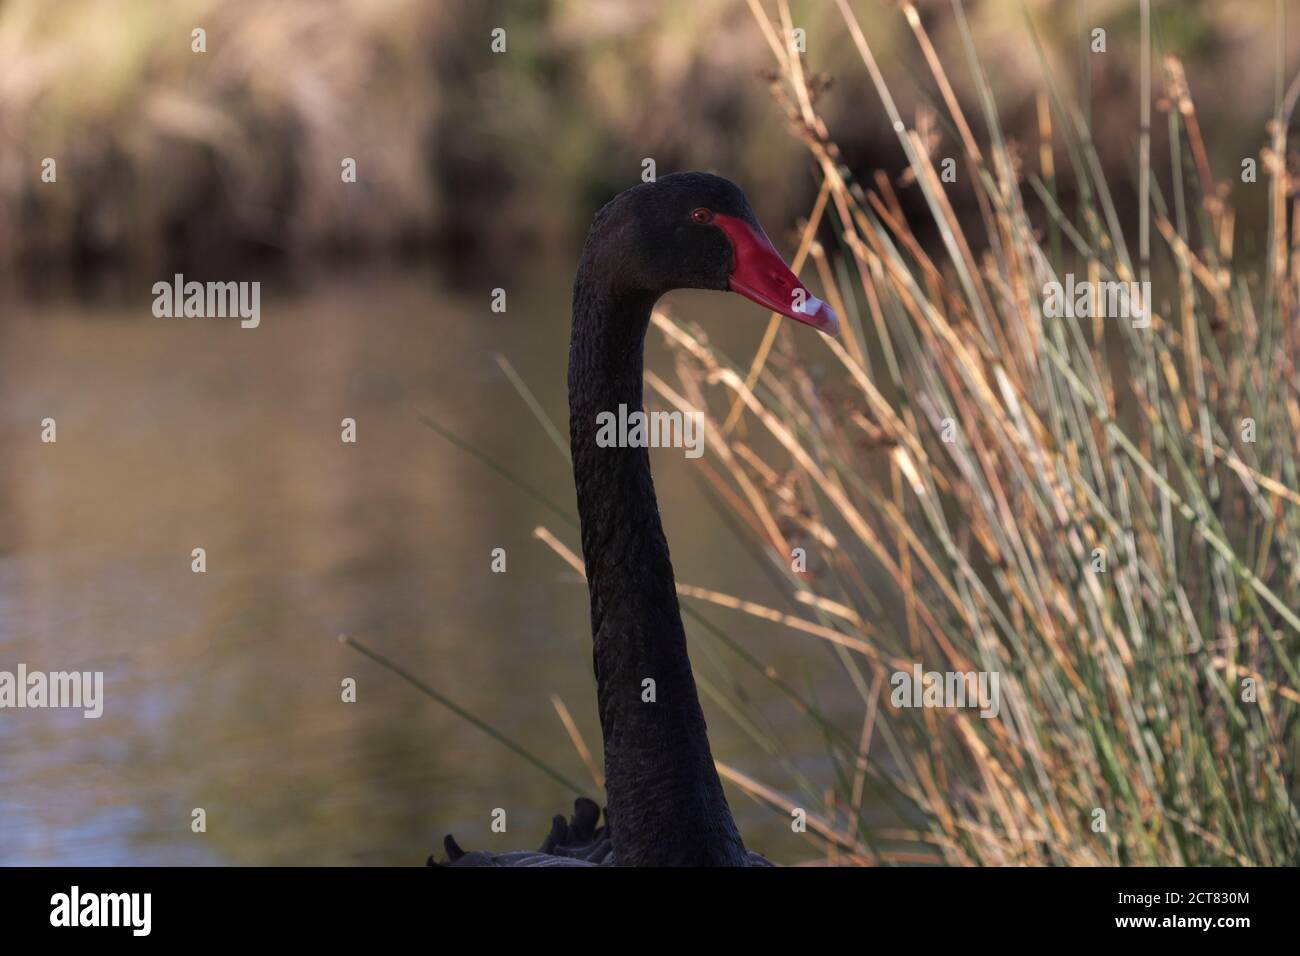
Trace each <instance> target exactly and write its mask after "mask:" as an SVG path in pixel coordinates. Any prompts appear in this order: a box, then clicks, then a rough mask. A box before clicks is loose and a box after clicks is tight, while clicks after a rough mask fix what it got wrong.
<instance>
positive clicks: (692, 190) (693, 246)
mask: <svg viewBox="0 0 1300 956" xmlns="http://www.w3.org/2000/svg"><path fill="white" fill-rule="evenodd" d="M685 288H690V289H717V290H724V291H725V290H730V291H733V292H738V293H740V294H741V295H743V296H745V297H746V298H749V299H752V300H753V301H755V302H757V303H759V304H760V305H763V306H766V307H767V308H769V309H772V310H773V311H776V312H779V313H781V314H783V315H786V316H789V317H790V318H793V319H797V320H799V321H800V322H804V323H806V324H808V325H811V326H813V327H814V328H817V329H821V330H822V331H824V332H827V333H830V334H835V333H836V332H837V331H838V320H837V318H836V316H835V313H834V311H832V310H831V308H830V307H829V306H828V305H826V304H825V303H824V302H821V301H820V300H819V299H817V298H816V297H814V296H813V295H812V294H811V293H810V292H809V291H808V290H807V288H805V287H804V285H803V283H801V282H800V281H799V279H798V278H797V277H796V276H795V275H794V273H792V272H791V271H790V270H789V269H788V268H786V266H785V263H784V262H783V261H782V260H781V257H780V255H779V254H778V253H777V251H776V250H775V249H774V248H773V247H772V243H771V242H770V241H768V238H767V236H766V235H765V234H764V233H763V230H762V227H760V226H759V224H758V220H757V219H755V217H754V213H753V210H751V209H750V206H749V203H748V201H747V200H746V199H745V195H744V193H742V192H741V191H740V188H739V187H738V186H736V185H735V184H734V183H732V182H730V181H728V180H726V179H723V178H721V177H718V176H713V175H710V174H707V173H675V174H673V175H670V176H664V177H663V178H662V179H659V180H658V181H656V182H651V183H642V184H640V185H638V186H634V187H633V188H631V189H628V190H627V191H625V192H623V193H621V194H620V195H618V196H617V197H615V198H614V199H613V200H612V201H611V202H609V203H608V204H607V205H606V206H605V207H604V208H602V209H601V210H600V212H598V213H597V214H596V218H595V220H594V221H593V222H592V224H591V229H590V231H589V232H588V233H587V241H586V245H585V246H584V248H583V251H582V261H581V263H580V264H579V266H578V274H577V278H576V279H575V281H574V287H573V332H572V337H571V339H570V342H569V438H570V442H571V445H572V450H573V475H574V479H575V482H576V484H577V490H578V514H579V517H580V519H581V523H582V554H583V558H584V559H585V560H586V565H587V584H588V588H589V589H590V594H591V632H592V635H593V639H594V645H595V646H594V657H595V667H596V685H597V696H598V698H599V705H600V729H601V734H602V736H603V737H604V744H605V775H606V783H605V789H606V795H607V797H608V801H609V805H608V807H607V809H606V826H604V827H599V828H598V827H597V826H596V824H597V822H598V819H599V808H598V807H597V805H596V804H595V803H594V802H593V801H591V800H588V799H585V798H584V799H579V800H578V801H577V802H576V804H575V812H574V815H573V818H572V819H571V820H570V821H568V822H566V821H565V820H564V818H563V817H558V816H557V817H556V818H555V821H554V825H553V826H552V830H551V834H550V836H548V837H547V839H546V842H545V843H543V845H542V847H541V849H540V850H538V851H536V852H527V851H525V852H516V853H488V852H483V851H478V852H473V853H466V852H465V851H463V850H462V849H461V848H460V847H459V846H458V845H457V844H456V841H455V840H453V839H452V837H451V836H448V837H447V839H446V841H445V848H446V851H447V855H448V859H447V865H451V866H575V865H576V866H591V865H602V864H604V865H619V866H766V865H770V864H768V862H767V861H766V860H765V859H763V857H761V856H759V855H758V854H756V853H751V852H749V851H747V850H746V849H745V844H744V843H743V842H742V841H741V838H740V833H739V831H738V830H737V829H736V822H735V820H734V819H732V816H731V810H730V808H729V807H728V806H727V799H726V797H725V796H724V794H723V792H722V783H721V781H720V780H719V779H718V773H717V770H716V769H715V768H714V764H713V755H712V754H711V753H710V752H709V739H708V736H707V734H706V731H705V725H704V714H703V712H702V711H701V709H700V701H699V695H698V694H697V692H696V689H695V679H694V677H693V676H692V674H691V662H690V659H689V658H688V657H687V653H686V634H685V632H684V630H683V629H682V618H681V612H680V610H679V608H678V605H677V591H676V585H675V583H674V580H673V568H672V564H671V563H670V561H669V557H668V542H667V541H666V540H665V539H664V532H663V525H662V524H661V523H660V520H659V507H658V504H657V502H656V500H655V491H654V483H653V481H652V480H651V477H650V458H649V454H648V452H647V451H646V449H645V448H616V447H601V445H599V444H598V443H597V440H596V434H597V424H596V422H597V415H598V414H599V413H601V412H609V411H614V412H616V411H617V409H618V407H619V406H620V405H625V406H626V407H627V408H628V409H631V410H640V409H641V407H642V404H641V385H642V363H643V351H644V343H645V335H646V330H647V328H648V326H649V323H650V311H651V309H652V307H653V306H654V304H655V302H656V300H658V299H659V297H660V296H662V295H663V294H664V293H666V292H669V291H671V290H673V289H685ZM646 678H653V680H654V682H655V702H653V703H646V702H643V700H642V691H643V688H642V681H643V680H645V679H646Z"/></svg>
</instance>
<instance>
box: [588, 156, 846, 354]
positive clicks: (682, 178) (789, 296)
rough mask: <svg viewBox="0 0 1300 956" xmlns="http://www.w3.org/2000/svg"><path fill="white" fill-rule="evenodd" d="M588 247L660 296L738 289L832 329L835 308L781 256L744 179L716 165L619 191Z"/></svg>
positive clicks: (622, 282)
mask: <svg viewBox="0 0 1300 956" xmlns="http://www.w3.org/2000/svg"><path fill="white" fill-rule="evenodd" d="M587 246H588V248H587V255H588V256H592V255H599V256H600V258H601V259H602V260H603V261H602V262H601V266H602V267H603V270H604V271H605V273H606V274H607V275H609V276H610V281H611V282H613V283H616V284H617V285H618V286H620V287H621V288H622V289H624V290H634V291H644V292H647V293H650V294H652V295H654V296H656V297H658V296H659V295H662V294H664V293H665V292H669V291H671V290H673V289H714V290H718V291H724V292H735V293H738V294H739V295H743V296H744V297H745V298H747V299H750V300H752V301H754V302H757V303H758V304H759V305H761V306H764V307H765V308H767V309H770V310H771V311H773V312H777V313H780V314H781V315H784V316H787V317H788V318H791V319H794V320H795V321H797V322H802V323H804V324H805V325H811V326H812V327H813V328H815V329H819V330H821V331H822V332H825V333H827V334H828V335H837V334H838V333H839V318H838V317H837V316H836V315H835V311H834V310H833V309H832V308H831V307H830V306H829V305H828V304H827V303H825V302H823V301H822V300H821V299H819V298H817V297H816V296H815V295H813V294H812V292H811V291H809V289H808V287H807V286H805V285H804V284H803V283H802V282H801V281H799V277H798V276H796V275H795V274H794V273H793V272H792V271H790V269H789V267H787V266H786V264H785V262H784V260H782V258H781V255H780V253H778V252H777V251H776V248H775V247H774V246H773V245H772V242H771V240H769V239H768V238H767V234H766V233H765V232H764V231H763V227H762V226H761V225H759V222H758V219H757V217H756V216H755V215H754V210H753V209H752V208H751V207H750V205H749V200H748V199H746V198H745V194H744V192H742V191H741V189H740V187H739V186H737V185H736V184H735V183H733V182H731V181H730V180H728V179H724V178H723V177H721V176H715V175H713V174H711V173H695V172H692V173H672V174H671V175H668V176H663V177H661V178H659V179H657V180H655V181H654V182H649V183H641V184H639V185H637V186H633V187H632V188H631V189H628V190H626V191H625V192H623V193H620V194H619V195H618V196H617V197H615V198H614V199H613V200H612V201H611V202H610V203H609V204H608V205H606V206H605V207H604V208H603V209H602V210H601V211H600V212H599V213H598V214H597V216H596V221H595V222H594V223H593V224H592V229H591V233H590V234H589V236H588V240H587Z"/></svg>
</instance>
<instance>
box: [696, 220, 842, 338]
mask: <svg viewBox="0 0 1300 956" xmlns="http://www.w3.org/2000/svg"><path fill="white" fill-rule="evenodd" d="M713 221H714V222H715V223H717V225H718V227H719V228H721V229H722V231H723V232H725V233H726V234H727V238H728V239H730V240H731V249H732V253H733V255H732V259H733V260H734V263H735V264H734V266H733V267H732V270H731V279H730V289H731V291H732V292H739V293H740V294H741V295H743V296H744V297H745V298H746V299H750V300H752V301H754V302H757V303H758V304H759V305H762V306H766V307H767V308H769V309H771V310H772V311H773V312H779V313H780V314H781V315H784V316H786V317H788V318H791V319H794V320H795V321H796V322H802V323H804V324H805V325H811V326H812V327H813V328H814V329H819V330H821V331H822V332H825V333H826V334H827V335H839V333H840V320H839V317H838V316H836V314H835V310H834V309H832V308H831V307H830V306H829V305H827V304H826V303H825V302H823V301H822V300H821V299H819V298H817V297H816V296H815V295H813V294H812V293H811V292H809V291H808V287H807V286H806V285H804V284H803V283H802V282H800V281H799V277H798V276H796V275H795V274H794V273H793V272H791V271H790V270H789V269H788V268H786V264H785V262H784V261H782V259H781V254H780V253H779V252H777V251H776V249H774V248H773V247H772V242H771V240H769V239H768V238H767V236H765V235H764V234H763V230H762V229H759V228H758V227H757V226H752V225H750V224H749V223H748V222H746V221H745V220H743V219H739V218H737V217H735V216H726V215H723V214H721V213H715V214H714V216H713Z"/></svg>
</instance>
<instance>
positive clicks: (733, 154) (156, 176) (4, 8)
mask: <svg viewBox="0 0 1300 956" xmlns="http://www.w3.org/2000/svg"><path fill="white" fill-rule="evenodd" d="M751 2H752V0H709V2H698V0H533V2H472V0H282V2H265V0H260V2H255V0H222V2H217V0H133V2H117V0H61V2H58V3H48V2H45V0H0V262H4V263H9V264H11V265H12V264H14V263H26V264H29V265H30V264H36V263H43V262H45V263H48V262H58V263H70V264H73V265H85V264H92V263H98V262H103V261H108V262H115V261H121V262H131V263H147V264H149V265H150V266H155V267H156V266H159V265H162V266H170V265H178V266H179V265H185V264H190V265H194V264H196V263H198V264H216V263H219V262H221V261H223V260H224V259H227V258H229V257H249V256H257V257H265V256H303V255H310V254H316V253H321V252H329V251H331V250H340V249H346V250H350V251H355V250H358V249H394V248H396V249H418V250H424V249H436V250H440V251H442V252H445V253H451V254H454V255H457V256H459V257H460V258H461V259H462V261H465V262H469V261H471V260H474V259H478V261H479V262H480V263H482V262H484V261H490V260H488V259H486V258H482V257H488V256H492V255H501V254H505V253H507V252H518V251H520V250H535V249H540V248H543V247H544V246H546V245H547V244H550V243H551V241H552V240H555V239H557V238H561V239H570V238H575V237H577V236H580V234H581V231H582V230H583V229H584V228H585V225H586V223H587V222H588V221H589V219H590V216H591V213H592V211H593V210H594V208H595V207H596V206H597V205H598V204H599V203H601V202H603V201H604V200H605V199H607V198H608V197H609V196H610V195H611V194H612V193H614V192H615V191H617V190H619V189H621V188H624V187H625V186H626V185H628V184H629V183H631V182H634V181H635V180H636V178H637V177H638V176H639V175H640V173H641V161H642V159H643V158H645V157H653V158H654V159H655V160H656V163H657V168H658V171H659V172H668V171H671V170H673V169H679V168H687V167H696V168H709V169H715V170H717V171H720V172H724V173H726V174H727V175H728V176H730V177H731V178H733V179H736V180H737V181H739V182H741V183H743V184H744V185H745V187H746V189H747V190H748V191H749V192H750V193H751V196H754V197H758V205H759V206H760V207H761V208H760V210H759V211H760V213H762V214H764V215H765V216H766V217H767V218H769V219H773V220H778V221H779V220H781V219H782V218H784V219H786V220H789V219H791V218H792V217H793V216H794V215H795V214H796V212H797V211H799V210H802V209H806V208H807V203H808V200H809V199H810V198H811V194H810V193H809V190H810V189H811V188H812V186H811V177H809V176H808V175H807V168H808V167H807V161H806V159H805V158H804V157H803V156H802V154H801V153H800V151H799V149H798V144H797V143H794V142H792V141H790V140H789V138H788V137H785V136H784V135H783V132H782V130H781V129H780V124H779V123H774V122H773V121H772V120H773V111H772V106H771V102H770V95H769V87H771V84H772V81H773V80H774V75H773V74H771V73H770V55H769V51H768V49H767V46H766V43H765V40H764V37H763V36H762V34H761V33H760V32H759V31H758V30H757V29H755V27H754V24H753V20H752V17H751V12H752V11H751V10H750V9H747V7H749V6H750V4H751ZM854 6H855V9H856V10H857V11H858V15H859V16H860V18H861V19H862V22H863V29H864V31H865V32H866V34H867V35H868V36H869V37H870V39H871V42H872V44H873V46H874V48H875V49H877V50H878V51H879V56H880V58H881V61H882V63H883V64H884V65H885V66H886V67H887V68H890V69H892V70H898V71H901V72H904V73H909V74H912V75H913V76H915V78H916V80H917V83H916V86H915V91H914V92H913V93H912V94H911V95H910V97H909V98H905V99H901V100H900V102H899V108H900V110H902V111H903V113H904V114H905V115H909V116H910V115H913V113H914V111H915V110H916V109H917V108H918V107H920V106H924V105H926V103H927V102H930V101H934V100H936V99H937V91H936V90H935V89H934V87H933V85H932V82H931V81H930V80H929V79H928V78H927V77H924V76H921V75H920V73H921V72H922V71H919V70H918V66H919V65H920V60H919V59H918V58H917V57H916V55H915V52H914V51H913V50H912V49H911V47H909V46H908V45H907V41H908V37H907V25H906V23H904V22H903V19H902V18H901V17H899V16H897V15H896V14H895V11H894V10H893V8H892V6H891V5H890V4H888V3H884V2H880V0H866V2H863V0H856V2H855V4H854ZM1162 6H1163V9H1161V11H1160V16H1159V18H1158V23H1157V26H1156V40H1157V45H1158V46H1163V47H1164V48H1167V49H1169V50H1171V51H1172V52H1175V53H1177V54H1178V55H1179V56H1181V57H1182V58H1183V59H1184V61H1185V62H1187V64H1188V69H1189V74H1190V75H1191V77H1192V85H1193V92H1194V93H1195V94H1196V95H1197V96H1198V102H1199V103H1200V104H1201V105H1200V109H1201V115H1202V117H1203V122H1204V123H1205V124H1206V125H1207V126H1212V127H1214V128H1215V129H1216V130H1217V132H1218V135H1216V136H1215V137H1214V138H1213V144H1215V145H1212V147H1211V148H1212V149H1223V150H1225V151H1226V152H1225V153H1224V154H1223V155H1216V156H1215V157H1213V158H1215V159H1221V160H1223V161H1226V162H1230V163H1233V164H1235V163H1236V162H1238V161H1239V157H1240V155H1247V154H1250V155H1253V154H1254V153H1256V152H1257V151H1258V149H1257V147H1258V144H1259V143H1260V142H1261V137H1262V131H1263V123H1264V120H1265V118H1266V117H1267V115H1268V111H1269V109H1270V108H1271V104H1272V102H1273V89H1274V83H1275V77H1274V75H1273V71H1274V66H1273V64H1274V62H1275V59H1276V57H1275V52H1276V51H1275V49H1274V47H1275V45H1276V43H1277V41H1278V39H1279V38H1280V36H1281V34H1280V33H1279V31H1277V30H1276V29H1275V28H1274V23H1275V17H1276V15H1277V7H1278V3H1276V2H1274V0H1214V2H1211V0H1187V2H1180V3H1178V4H1177V5H1176V6H1174V5H1168V4H1166V5H1162ZM919 10H920V17H921V19H922V21H923V22H924V23H925V25H926V27H927V29H928V30H929V31H930V33H931V36H932V39H933V41H934V43H935V46H936V49H937V50H938V54H939V57H940V59H941V60H942V61H944V62H951V63H953V64H954V66H955V67H956V69H957V70H958V72H961V71H962V67H961V66H960V64H961V62H962V58H963V53H962V43H963V41H962V38H961V36H960V34H959V33H958V31H957V29H956V27H955V20H954V18H953V17H952V15H951V7H950V3H949V0H934V2H930V3H925V4H921V5H920V6H919ZM966 10H967V15H968V18H969V20H970V29H971V31H972V34H973V36H974V37H975V42H976V43H977V45H978V48H979V49H980V52H981V55H982V56H984V57H985V61H986V62H987V63H988V64H989V66H990V82H991V84H992V87H993V93H994V95H995V97H996V100H997V103H998V109H999V113H1000V115H1001V120H1002V123H1003V124H1004V127H1005V129H1006V133H1007V136H1008V137H1009V139H1011V140H1012V142H1013V147H1014V142H1015V141H1016V140H1018V139H1019V138H1021V137H1023V136H1025V135H1028V134H1029V133H1030V132H1032V129H1033V122H1034V116H1035V101H1034V90H1035V85H1036V82H1037V65H1036V63H1037V57H1036V54H1035V52H1034V46H1033V41H1032V39H1031V34H1030V31H1029V30H1028V29H1027V27H1026V20H1025V17H1026V14H1027V15H1028V16H1029V17H1030V18H1032V20H1033V22H1034V24H1035V26H1036V28H1037V29H1038V31H1039V32H1040V33H1041V35H1042V38H1043V41H1044V43H1045V45H1046V47H1047V49H1048V56H1049V59H1051V60H1053V61H1054V62H1055V65H1056V66H1057V67H1058V68H1059V69H1058V73H1059V75H1060V78H1061V82H1062V83H1063V84H1065V85H1066V86H1067V87H1068V88H1071V89H1070V92H1073V93H1079V92H1083V91H1086V93H1087V96H1085V97H1082V99H1084V100H1085V101H1086V102H1088V104H1089V108H1090V112H1091V122H1092V124H1093V129H1094V132H1095V134H1096V143H1095V145H1096V148H1097V152H1098V156H1099V158H1100V159H1101V161H1102V162H1103V163H1104V164H1105V165H1106V166H1107V167H1108V168H1131V166H1132V164H1133V159H1132V157H1133V156H1134V144H1135V139H1134V137H1135V133H1134V130H1135V128H1136V123H1135V112H1134V111H1135V109H1136V97H1135V91H1136V89H1137V77H1136V64H1137V62H1138V58H1137V52H1136V46H1135V42H1136V41H1135V37H1136V29H1135V23H1136V19H1135V18H1136V16H1137V13H1136V5H1135V4H1134V3H1132V2H1130V0H1090V2H1088V3H1087V4H1086V5H1085V4H1081V3H1078V2H1075V0H1027V2H1026V3H1025V4H1024V5H1023V6H1022V5H1021V4H1019V3H1012V2H971V3H968V4H967V5H966ZM792 11H793V12H792V19H793V23H794V25H796V26H798V27H799V28H800V29H803V30H804V31H805V35H806V44H807V57H806V63H807V65H808V69H809V70H811V71H816V72H815V73H814V74H813V75H812V76H811V77H810V84H809V87H810V91H811V93H812V95H813V96H814V97H816V96H817V95H818V91H819V90H823V89H824V88H825V87H827V86H828V85H830V84H838V85H839V86H838V89H836V95H835V96H834V97H831V98H828V100H827V103H826V106H825V109H824V111H823V116H824V119H825V121H826V123H827V124H828V126H829V128H830V130H831V132H832V133H833V134H834V135H835V137H836V139H837V141H838V142H839V144H840V146H841V148H842V150H843V153H842V159H843V161H844V162H845V163H846V164H847V165H848V166H849V167H850V169H851V170H852V171H853V173H854V174H855V175H857V176H859V177H863V178H866V177H868V176H869V174H870V173H871V172H872V171H873V170H874V169H876V168H882V169H884V170H886V171H887V172H889V173H890V174H891V175H894V174H897V173H900V172H902V171H903V170H904V169H905V168H906V162H905V158H904V157H903V155H902V153H901V151H900V150H899V149H898V148H897V144H896V142H895V140H894V137H893V136H892V134H891V131H890V128H889V124H888V123H887V121H886V119H885V117H884V112H883V110H882V109H881V108H880V104H879V102H878V100H877V99H876V97H875V95H874V93H873V92H872V91H871V90H870V87H869V85H868V84H867V82H866V80H865V78H864V77H863V76H862V74H861V71H860V70H857V69H854V68H853V66H854V62H855V61H854V57H855V53H854V51H853V48H852V44H851V43H850V42H849V39H848V37H847V35H846V33H845V31H844V28H843V24H842V23H841V22H840V21H839V18H838V14H837V12H836V9H835V5H834V4H833V3H829V2H821V0H819V2H805V3H797V4H794V5H793V7H792ZM1085 11H1086V12H1085ZM1094 25H1097V26H1102V27H1104V28H1106V29H1107V30H1108V51H1107V53H1106V54H1104V55H1098V54H1088V53H1086V52H1085V47H1084V46H1083V43H1084V42H1085V39H1086V36H1087V33H1088V29H1090V27H1091V26H1094ZM196 27H201V28H203V29H204V30H205V31H206V45H207V52H206V53H202V54H199V53H194V52H192V50H191V31H192V30H193V29H194V28H196ZM496 27H501V28H504V29H505V30H506V37H507V50H506V52H505V53H504V54H494V53H493V52H492V50H491V46H490V44H491V31H492V30H493V29H494V28H496ZM1288 32H1289V33H1290V34H1292V36H1290V37H1287V43H1288V44H1289V45H1290V47H1291V49H1290V50H1289V51H1287V52H1288V53H1290V54H1291V55H1293V54H1294V52H1295V46H1296V44H1295V42H1294V33H1295V31H1288ZM1202 66H1204V69H1202V68H1201V67H1202ZM1229 78H1230V81H1231V82H1227V81H1228V80H1229ZM958 88H959V90H960V91H961V92H959V96H961V97H962V98H963V105H965V106H974V105H975V104H974V103H973V101H971V100H969V99H968V98H967V97H968V91H969V90H970V89H971V87H970V85H969V84H959V86H958ZM1243 145H1244V146H1245V147H1246V148H1245V149H1244V151H1243V149H1242V147H1243ZM46 157H50V158H53V159H55V160H56V161H57V164H58V182H57V184H49V183H44V182H42V181H41V175H40V174H41V163H42V160H43V159H44V158H46ZM344 157H352V158H354V159H355V160H356V161H357V165H358V182H357V183H356V184H348V185H346V187H345V185H344V184H342V183H341V178H340V163H341V161H342V159H343V158H344ZM902 198H903V202H904V205H905V208H909V209H910V208H911V207H910V206H908V205H907V204H908V203H909V202H910V197H909V196H908V195H906V194H904V196H903V197H902ZM966 198H969V197H966ZM1065 198H1066V199H1067V200H1068V198H1069V197H1065ZM955 201H956V202H957V203H958V205H959V207H960V205H961V202H962V198H961V197H960V195H959V196H958V197H957V198H956V200H955ZM1248 214H1249V210H1246V211H1244V212H1243V215H1248ZM922 238H923V239H924V238H926V237H925V236H922Z"/></svg>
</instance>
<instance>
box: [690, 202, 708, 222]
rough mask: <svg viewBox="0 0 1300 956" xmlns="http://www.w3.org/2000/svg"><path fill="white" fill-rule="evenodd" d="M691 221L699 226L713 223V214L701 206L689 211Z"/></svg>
mask: <svg viewBox="0 0 1300 956" xmlns="http://www.w3.org/2000/svg"><path fill="white" fill-rule="evenodd" d="M691 219H692V220H694V221H695V222H698V223H701V224H704V223H709V222H713V213H711V212H710V211H709V210H707V209H705V208H704V207H703V206H701V207H700V208H699V209H693V210H691Z"/></svg>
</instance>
